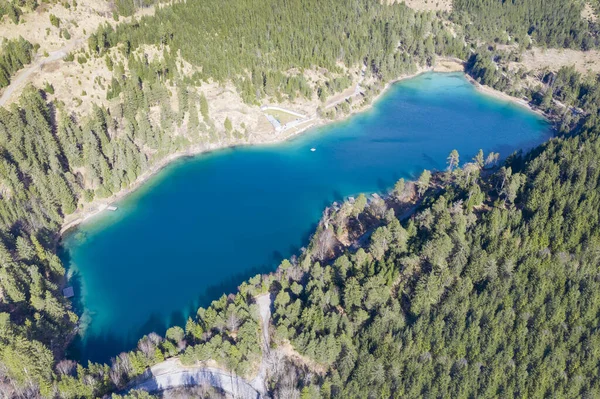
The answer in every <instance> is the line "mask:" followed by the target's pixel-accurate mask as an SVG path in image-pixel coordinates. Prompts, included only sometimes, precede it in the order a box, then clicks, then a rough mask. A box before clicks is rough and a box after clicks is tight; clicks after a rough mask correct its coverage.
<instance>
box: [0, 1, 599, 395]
mask: <svg viewBox="0 0 600 399" xmlns="http://www.w3.org/2000/svg"><path fill="white" fill-rule="evenodd" d="M6 4H12V3H6ZM6 4H5V3H4V2H3V3H2V4H1V5H0V14H9V15H11V13H13V14H15V15H17V21H18V12H17V11H15V10H17V8H16V6H14V7H13V8H11V7H8V6H7V5H6ZM150 4H151V3H140V4H138V2H128V1H126V0H123V1H120V2H117V4H116V6H117V8H118V10H117V12H118V13H119V14H120V15H124V16H125V15H131V14H132V12H133V10H134V9H135V8H136V7H146V6H149V5H150ZM5 10H8V11H5ZM10 10H12V11H10ZM199 15H202V16H203V17H202V18H198V16H199ZM348 21H352V23H348ZM498 21H500V22H501V23H500V24H499V23H498ZM448 22H452V23H454V24H455V25H454V26H455V27H457V30H458V31H459V32H458V34H453V32H452V31H451V30H450V29H448V28H447V23H448ZM461 32H462V33H461ZM454 33H455V32H454ZM463 33H464V37H463V36H462V34H463ZM209 38H210V39H209ZM213 38H214V39H213ZM530 39H531V41H532V42H529V40H530ZM465 40H466V42H465ZM513 40H514V41H517V42H518V43H519V44H521V45H522V46H523V47H528V46H529V45H531V43H534V44H536V45H541V46H548V47H561V48H562V47H568V48H577V49H589V48H594V47H597V41H598V39H597V26H596V24H595V23H591V22H588V21H584V20H582V19H581V3H580V2H576V1H573V2H570V1H569V2H566V3H565V2H564V1H562V2H559V1H549V2H546V1H545V2H541V1H539V0H528V1H523V2H502V1H494V0H486V1H484V2H481V1H479V2H476V1H466V0H456V1H455V2H454V10H453V11H452V13H449V14H444V13H438V14H435V13H426V12H415V11H413V10H411V9H409V8H408V7H405V6H404V5H402V4H395V5H392V6H387V5H383V4H381V3H379V2H373V1H369V0H357V1H355V2H353V3H352V4H351V6H348V5H347V4H342V3H339V2H335V1H333V0H326V1H309V2H305V1H300V0H294V1H287V2H283V3H282V2H274V1H271V0H239V1H233V2H226V3H223V2H216V1H214V0H210V1H197V0H189V1H187V2H176V3H173V4H171V5H167V6H163V7H160V8H159V9H157V11H156V13H155V15H154V16H146V17H143V18H141V19H139V20H135V21H133V22H131V23H127V24H118V25H117V26H116V28H112V27H111V26H110V25H105V26H102V27H101V28H100V29H99V30H98V31H97V32H95V33H93V34H92V35H91V36H90V37H89V39H88V42H87V51H85V52H83V53H81V54H78V55H77V56H78V57H80V59H81V63H85V62H86V57H102V58H104V59H105V60H106V64H107V66H108V67H109V68H111V70H112V72H113V78H112V80H111V82H110V84H109V85H107V87H106V96H107V100H108V105H94V106H93V107H92V109H91V112H90V113H89V114H87V115H83V116H80V115H76V114H75V112H74V111H73V110H71V109H67V108H66V106H65V105H64V104H63V103H62V102H60V101H48V100H47V98H48V94H50V89H51V87H50V86H49V87H46V88H44V89H40V88H36V87H33V86H28V87H27V88H26V89H25V91H24V92H23V94H22V95H21V97H20V99H19V101H18V103H15V104H11V105H10V106H9V107H7V108H0V265H1V267H0V392H1V393H2V395H3V396H5V397H16V398H30V397H47V398H53V397H60V398H94V397H101V396H103V395H110V394H111V393H113V392H116V391H119V390H121V389H123V388H124V387H126V386H127V383H128V382H129V381H131V380H132V379H133V378H135V377H136V376H139V375H140V374H142V373H144V371H145V370H146V369H147V368H148V367H149V366H151V365H153V364H156V363H158V362H160V361H162V360H164V359H165V358H168V357H172V356H175V355H179V356H180V358H181V359H182V361H183V362H184V363H186V364H192V363H195V362H206V361H208V360H209V359H211V360H213V361H215V362H217V364H219V365H220V366H221V367H223V368H225V369H226V370H229V371H232V372H235V373H237V374H239V375H242V376H247V375H250V374H252V373H253V372H254V371H255V370H254V368H255V366H256V363H257V359H259V358H260V357H261V355H262V351H261V349H260V346H259V342H260V334H261V331H260V329H261V327H260V323H259V317H258V315H257V305H256V303H255V302H254V297H255V296H256V295H257V294H259V293H265V292H269V293H270V294H271V297H272V298H273V300H274V309H273V310H274V313H273V317H274V318H273V322H274V326H273V331H271V334H272V337H273V340H274V347H285V346H286V345H288V344H291V345H292V346H293V348H295V350H296V351H298V352H299V354H301V355H302V356H303V357H304V358H305V359H308V362H307V363H305V364H297V363H292V362H289V361H287V360H285V359H278V360H277V361H279V362H280V364H279V366H280V367H278V368H277V369H276V371H275V372H273V373H272V374H271V376H270V379H269V381H268V383H269V386H268V388H269V391H270V392H271V393H272V395H273V396H274V397H282V398H283V397H286V398H287V397H302V398H331V397H343V398H345V397H357V398H358V397H361V398H362V397H420V396H428V397H469V398H470V397H498V396H501V397H511V396H512V397H514V396H518V397H525V396H528V397H540V396H552V397H565V398H571V397H596V396H600V387H599V381H598V375H600V374H599V371H600V370H598V365H599V364H600V363H599V360H600V359H599V357H600V337H599V336H598V331H597V326H598V325H599V322H600V320H598V315H599V314H600V312H599V310H600V297H599V295H600V294H599V292H600V290H599V288H600V287H598V282H599V281H600V280H599V279H598V270H597V265H598V264H599V260H600V259H598V257H599V255H600V253H599V252H598V250H597V248H598V247H600V231H599V226H598V224H599V216H598V215H599V214H600V212H599V211H600V209H599V206H600V205H599V204H600V202H599V198H598V195H599V193H600V191H599V190H600V187H598V184H599V183H600V176H599V173H600V168H599V167H598V162H597V159H598V153H599V151H600V139H599V133H600V121H599V120H598V108H599V106H600V83H599V79H598V77H597V76H591V75H590V76H582V75H581V74H580V73H578V72H576V71H575V70H574V69H573V68H562V69H560V70H558V71H556V72H548V73H546V74H544V76H543V77H542V82H541V83H542V84H541V85H540V86H539V87H537V88H535V89H529V90H526V91H522V89H521V87H519V86H517V85H515V81H517V80H518V79H519V76H517V75H516V74H515V75H511V74H503V73H502V72H504V71H502V69H500V70H499V69H498V68H497V67H496V66H497V65H498V63H497V62H496V61H497V57H498V56H507V55H506V54H504V53H502V52H501V51H497V50H494V48H493V45H494V44H499V43H505V42H509V41H511V42H512V41H513ZM479 42H485V43H486V44H488V45H485V46H481V45H480V43H479ZM143 46H156V48H159V49H160V53H161V54H162V55H161V57H159V58H158V59H157V60H148V58H146V57H143V56H141V55H140V52H139V51H137V50H139V49H140V48H142V47H143ZM490 49H491V50H490ZM116 53H118V54H119V55H118V56H117V55H116ZM33 54H34V45H32V44H31V43H29V42H26V41H24V40H22V39H19V40H14V41H5V42H4V44H3V46H2V49H1V50H0V87H3V86H6V85H7V84H8V83H9V82H10V77H11V76H13V75H14V73H15V72H16V71H17V70H18V69H20V68H22V67H23V65H25V64H27V63H29V62H31V58H32V56H33ZM73 56H74V55H73ZM440 56H453V57H458V58H462V59H465V60H466V61H467V63H466V70H467V72H468V73H469V74H470V75H471V76H472V77H473V78H474V79H476V80H478V81H480V82H481V83H483V84H487V85H490V86H492V87H496V88H498V89H500V90H503V91H507V92H509V93H511V94H516V95H519V96H522V95H524V96H526V97H528V99H530V100H531V102H532V103H533V104H534V105H536V106H537V107H539V108H540V109H542V110H543V111H545V112H546V113H547V114H548V115H550V116H552V117H553V118H554V120H555V121H556V126H557V131H558V132H559V133H560V135H559V137H557V138H555V139H552V140H551V141H549V142H548V143H546V144H544V145H542V146H540V147H539V148H537V149H535V150H533V151H532V152H531V153H529V154H516V155H514V156H512V157H510V158H509V159H508V160H506V162H504V163H503V164H501V165H495V158H494V155H493V154H492V155H491V156H488V158H487V159H486V157H485V156H484V154H480V155H478V156H477V157H476V158H475V159H473V160H467V161H466V162H464V160H463V162H462V163H459V154H458V153H456V154H455V153H453V154H451V156H450V157H449V165H448V166H449V167H448V169H447V170H446V171H439V172H435V171H434V172H433V173H431V172H429V171H425V172H424V173H423V174H422V175H421V178H419V180H418V181H416V182H414V183H411V182H406V183H405V182H403V181H400V182H398V184H397V185H396V187H395V188H394V190H393V191H392V192H391V193H390V194H389V195H388V196H386V197H385V199H376V198H370V199H367V198H366V197H365V196H360V197H358V198H357V199H356V200H355V201H354V202H345V203H343V204H338V205H337V206H333V207H331V208H330V209H328V211H327V212H326V214H325V217H324V219H323V221H322V222H321V224H320V225H319V227H318V229H317V230H316V232H315V233H314V235H313V237H312V239H311V241H310V243H309V245H308V247H307V250H306V251H305V252H303V253H302V254H299V256H298V257H293V258H292V259H289V260H284V261H283V262H282V264H281V266H280V267H279V268H278V269H277V271H276V272H274V273H272V274H269V275H263V276H261V275H259V276H256V277H254V278H252V279H250V280H248V281H246V282H242V283H241V285H240V287H239V290H238V292H237V293H235V294H230V295H223V296H222V297H221V298H219V299H218V300H216V301H214V302H213V303H212V304H211V305H210V306H209V307H207V308H206V309H204V308H201V309H199V310H198V312H197V315H196V317H194V318H190V319H189V320H188V321H187V323H186V325H185V326H173V327H172V328H170V329H169V330H168V331H167V332H166V334H165V336H164V337H161V336H159V335H158V334H154V333H153V334H149V335H148V336H144V337H142V338H141V339H140V341H139V343H138V346H137V348H132V350H131V351H129V352H126V353H121V354H114V358H113V360H112V361H111V362H110V364H93V363H90V364H87V365H83V364H77V363H76V362H74V361H72V360H68V359H66V358H65V349H66V346H67V345H68V343H69V342H70V340H71V339H72V337H73V336H74V334H76V333H77V323H78V316H77V315H76V314H75V312H73V309H72V305H71V303H70V302H69V301H68V300H67V299H65V298H64V297H63V295H62V293H61V287H62V286H63V282H64V278H65V269H64V266H63V265H62V264H61V261H60V259H59V258H58V257H57V255H56V249H57V242H58V240H59V230H60V227H61V225H62V222H63V220H64V218H65V216H67V215H69V214H72V213H73V212H75V211H76V210H77V209H78V207H80V206H81V205H82V204H84V203H87V202H90V201H92V200H94V199H95V198H106V197H108V196H110V195H111V194H113V193H116V192H118V191H119V190H121V189H123V188H126V187H128V186H130V185H131V183H132V182H134V181H135V180H136V179H137V178H138V177H139V176H140V175H141V174H142V173H144V172H146V171H149V170H151V169H152V167H153V166H154V165H156V164H157V163H158V162H159V161H160V160H161V159H163V158H164V157H166V156H167V155H169V154H172V153H174V152H176V151H179V150H182V149H186V148H189V147H190V146H192V145H207V144H210V143H213V144H214V143H221V144H222V143H233V142H244V140H245V137H246V135H247V131H245V130H244V129H243V128H241V127H236V128H235V129H223V128H221V127H220V126H216V125H215V123H214V121H213V120H212V118H211V115H210V113H209V111H208V106H207V103H206V101H207V100H206V98H204V97H203V96H201V95H199V94H197V92H196V91H195V90H194V87H195V86H196V85H202V84H203V82H206V81H208V80H213V81H217V82H229V81H231V82H233V83H234V84H235V86H236V88H237V89H238V91H239V92H240V95H241V96H242V98H243V99H244V101H245V102H247V103H249V104H260V103H261V102H262V101H263V100H264V99H266V98H276V97H277V96H278V95H279V96H286V97H287V98H294V97H296V96H298V97H306V98H310V97H311V96H313V95H317V94H316V93H314V92H313V89H312V88H311V87H310V86H309V85H308V82H307V81H306V79H305V78H304V77H303V75H302V74H301V73H297V74H294V73H290V70H292V69H294V68H296V69H298V70H300V71H301V70H303V69H311V68H317V67H320V68H327V69H328V70H331V71H336V70H338V69H339V68H340V66H339V65H340V64H343V65H345V66H356V65H359V66H360V65H366V66H367V70H366V73H367V75H368V76H372V77H374V78H376V79H377V80H378V81H379V82H387V81H389V80H391V79H394V78H396V77H397V76H399V75H401V74H403V73H406V72H408V71H412V70H414V69H415V68H416V66H417V65H421V66H423V65H432V64H433V63H434V62H435V59H436V57H440ZM182 60H185V61H186V62H188V63H190V64H191V65H193V66H194V68H195V72H194V74H193V75H191V76H188V75H186V74H185V73H184V72H183V68H181V61H182ZM346 83H347V82H344V81H343V79H340V80H337V81H336V80H331V81H330V82H328V84H327V85H326V86H325V87H321V90H326V91H329V92H335V91H338V90H341V89H342V88H344V87H346ZM280 98H281V97H280ZM411 201H412V202H411ZM415 201H416V202H417V203H418V204H420V206H419V209H418V210H417V212H416V213H415V214H413V215H412V216H411V217H408V218H398V217H397V215H401V214H402V211H403V210H405V207H406V206H407V204H409V203H411V204H412V203H414V202H415ZM348 237H350V238H352V239H353V240H358V239H359V238H361V237H366V238H368V239H366V240H365V241H364V242H363V241H361V242H363V245H361V246H360V247H359V248H356V247H351V246H347V245H345V244H343V242H346V240H347V238H348ZM116 396H117V395H115V397H116ZM130 396H133V397H147V395H144V394H141V393H140V394H137V393H132V394H131V395H130Z"/></svg>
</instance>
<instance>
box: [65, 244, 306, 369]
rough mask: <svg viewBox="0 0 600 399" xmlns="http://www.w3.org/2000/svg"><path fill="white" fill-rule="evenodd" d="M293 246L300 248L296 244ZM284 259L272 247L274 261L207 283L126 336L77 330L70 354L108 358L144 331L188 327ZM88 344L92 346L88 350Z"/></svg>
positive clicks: (78, 300)
mask: <svg viewBox="0 0 600 399" xmlns="http://www.w3.org/2000/svg"><path fill="white" fill-rule="evenodd" d="M293 249H294V250H297V249H296V248H293ZM64 252H67V251H64ZM62 259H65V260H66V259H68V254H67V255H65V254H63V258H62ZM283 259H284V256H283V255H282V254H281V253H280V252H278V251H273V264H270V265H262V266H259V267H253V268H249V269H246V270H245V271H244V272H241V273H237V274H232V275H230V276H229V277H228V278H226V279H224V280H222V281H221V282H219V283H217V284H214V285H211V286H209V287H207V288H206V289H205V290H204V292H203V293H202V294H200V295H199V296H198V297H197V299H196V300H195V301H192V302H190V303H189V304H188V305H187V306H186V307H185V308H184V309H180V310H175V311H173V312H171V313H170V314H169V315H165V314H161V313H159V312H154V313H152V314H151V315H150V316H149V317H148V318H147V319H146V321H145V322H144V323H142V325H141V327H139V328H135V329H131V330H130V331H128V332H127V333H126V335H125V336H123V335H118V334H114V333H110V332H106V333H100V334H93V333H91V332H90V333H87V334H85V336H83V337H82V335H81V334H78V335H77V336H76V337H75V339H74V340H73V342H72V343H71V345H70V347H69V348H68V350H67V357H68V358H71V359H75V360H78V361H83V362H85V361H87V360H89V361H92V362H108V361H110V358H111V357H115V356H117V355H118V354H119V353H121V352H124V351H130V350H134V349H135V348H136V346H137V343H138V341H139V340H140V338H142V337H143V336H144V335H147V334H149V333H151V332H155V333H157V334H159V335H161V336H164V335H165V332H166V330H167V329H168V328H169V327H173V326H180V327H183V328H185V323H186V321H187V319H188V317H192V318H195V317H196V313H197V311H198V308H200V307H208V306H209V305H210V304H211V303H212V302H213V301H215V300H218V299H219V298H220V297H221V296H222V295H229V294H230V293H235V292H237V289H238V287H239V285H240V283H242V282H244V281H246V280H248V279H249V278H251V277H253V276H255V275H257V274H263V273H269V272H271V271H273V270H274V269H275V267H276V266H277V265H278V264H279V262H281V260H283ZM69 265H70V263H69ZM72 273H73V275H72V277H71V278H70V279H69V281H70V282H71V284H73V287H74V289H75V293H76V295H75V298H71V299H72V300H73V304H74V305H73V306H74V309H75V310H76V311H77V314H78V315H79V316H80V317H82V316H83V318H85V308H84V305H83V302H82V290H81V279H80V278H79V277H78V273H77V272H72ZM80 322H81V323H82V326H81V327H80V328H82V330H84V329H85V325H83V324H86V323H87V321H86V320H80ZM87 348H92V349H89V350H88V349H87Z"/></svg>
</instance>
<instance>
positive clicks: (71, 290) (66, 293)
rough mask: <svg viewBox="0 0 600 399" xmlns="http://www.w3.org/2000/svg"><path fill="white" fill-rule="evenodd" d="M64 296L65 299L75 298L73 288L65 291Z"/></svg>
mask: <svg viewBox="0 0 600 399" xmlns="http://www.w3.org/2000/svg"><path fill="white" fill-rule="evenodd" d="M63 295H64V296H65V298H71V297H73V296H75V292H74V291H73V287H67V288H65V289H63Z"/></svg>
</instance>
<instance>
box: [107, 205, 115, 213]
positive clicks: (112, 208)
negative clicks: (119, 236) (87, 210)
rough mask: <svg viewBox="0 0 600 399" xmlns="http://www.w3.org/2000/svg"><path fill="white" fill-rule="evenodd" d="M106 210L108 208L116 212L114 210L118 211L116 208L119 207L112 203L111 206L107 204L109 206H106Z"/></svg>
mask: <svg viewBox="0 0 600 399" xmlns="http://www.w3.org/2000/svg"><path fill="white" fill-rule="evenodd" d="M106 210H108V211H113V212H114V211H116V210H117V207H116V206H112V205H110V206H107V207H106Z"/></svg>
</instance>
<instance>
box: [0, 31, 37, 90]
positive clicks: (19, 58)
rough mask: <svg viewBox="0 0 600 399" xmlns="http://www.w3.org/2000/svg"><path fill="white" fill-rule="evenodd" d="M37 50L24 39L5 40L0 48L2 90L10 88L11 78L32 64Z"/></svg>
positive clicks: (0, 86)
mask: <svg viewBox="0 0 600 399" xmlns="http://www.w3.org/2000/svg"><path fill="white" fill-rule="evenodd" d="M35 50H36V49H35V46H33V45H32V44H31V43H30V42H28V41H27V40H25V39H23V38H22V37H20V38H18V39H13V40H8V39H4V40H3V42H2V44H1V46H0V89H1V88H3V87H6V86H8V85H9V84H10V79H11V77H12V76H13V75H14V74H15V73H16V72H17V71H18V70H19V69H21V68H23V66H25V65H27V64H29V63H30V62H31V59H32V57H33V54H34V53H35Z"/></svg>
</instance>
